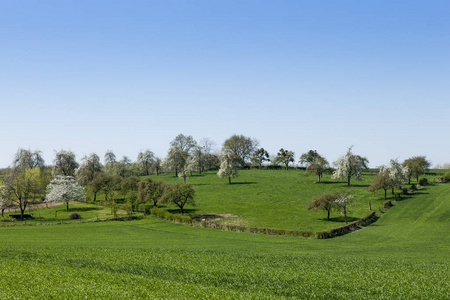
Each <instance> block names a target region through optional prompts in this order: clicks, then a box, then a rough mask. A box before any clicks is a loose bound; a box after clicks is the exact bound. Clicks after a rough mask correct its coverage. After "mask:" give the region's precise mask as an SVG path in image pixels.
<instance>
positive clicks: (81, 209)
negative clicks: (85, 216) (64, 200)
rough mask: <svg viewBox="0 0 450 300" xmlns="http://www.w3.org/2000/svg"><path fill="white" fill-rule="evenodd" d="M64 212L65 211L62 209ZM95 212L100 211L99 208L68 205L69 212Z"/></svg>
mask: <svg viewBox="0 0 450 300" xmlns="http://www.w3.org/2000/svg"><path fill="white" fill-rule="evenodd" d="M64 210H66V209H65V208H64ZM95 210H102V209H101V208H100V207H70V203H69V211H75V212H80V211H95Z"/></svg>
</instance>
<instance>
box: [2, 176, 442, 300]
mask: <svg viewBox="0 0 450 300" xmlns="http://www.w3.org/2000/svg"><path fill="white" fill-rule="evenodd" d="M253 172H254V174H261V178H259V179H254V178H255V176H254V175H252V173H253ZM274 172H275V171H274ZM276 172H277V173H276V174H277V175H276V176H280V178H281V180H275V179H270V178H265V177H267V176H268V177H270V173H263V171H261V172H259V173H258V171H248V173H247V174H248V177H247V174H246V173H245V172H242V175H241V177H240V178H237V179H235V181H236V182H247V180H248V182H256V183H254V184H239V185H238V184H236V185H231V186H228V185H226V182H225V180H223V181H221V180H218V182H217V186H215V187H212V188H211V189H210V190H208V188H207V186H208V182H207V181H206V182H194V178H195V176H194V177H191V178H189V179H188V181H190V182H191V183H192V184H194V185H195V187H196V190H197V197H196V201H197V206H196V207H195V209H196V211H195V213H210V212H214V213H233V214H236V215H238V216H239V217H240V218H242V219H243V220H246V222H249V223H251V222H255V223H254V224H259V223H256V222H263V220H264V218H263V217H258V214H256V213H255V214H254V216H255V217H253V218H252V215H251V213H250V211H251V209H249V208H247V209H242V210H241V211H239V210H238V201H239V199H240V200H241V201H243V202H244V203H243V205H249V204H245V201H253V202H254V201H256V200H258V199H266V200H260V202H261V203H262V205H263V206H264V207H263V208H258V207H257V205H256V203H253V204H252V205H249V207H252V208H255V209H256V210H258V211H260V212H265V211H266V210H270V203H271V201H269V200H267V199H270V197H269V198H268V196H267V195H265V193H267V192H271V193H272V194H271V195H272V197H274V195H275V196H276V195H277V194H278V195H282V194H285V193H283V192H281V190H283V189H280V190H278V188H277V187H272V189H271V188H270V187H265V185H269V184H270V182H272V181H275V182H280V181H287V180H289V179H288V178H289V176H292V177H293V178H294V179H292V180H299V185H300V187H302V185H301V181H303V180H305V181H309V183H310V185H312V186H314V188H315V186H318V185H319V184H314V183H313V182H314V180H315V178H313V177H306V178H305V177H301V176H300V175H299V173H298V172H297V171H292V173H290V172H291V170H290V171H286V173H282V172H281V170H280V171H276ZM288 173H290V174H291V175H286V177H284V176H285V175H284V174H288ZM266 174H269V175H266ZM274 174H275V173H274ZM278 174H280V175H278ZM250 175H251V176H250ZM164 176H166V178H167V180H179V179H177V178H172V177H171V176H170V175H164ZM164 176H163V177H161V178H164ZM172 176H173V175H172ZM209 177H210V178H209ZM200 178H203V179H204V180H211V182H213V181H215V180H216V179H215V178H214V176H204V177H202V176H198V179H200ZM298 178H300V179H298ZM366 178H367V176H366ZM203 179H202V180H203ZM325 179H326V178H325ZM195 180H197V178H195ZM260 181H263V182H264V184H262V185H261V189H263V190H264V191H265V192H264V193H263V192H262V193H261V194H260V197H256V196H255V197H251V198H249V196H248V195H249V194H252V192H246V188H248V189H253V186H255V185H258V184H259V182H260ZM369 181H370V180H369ZM201 183H203V184H204V185H201ZM353 183H354V184H355V185H358V186H356V187H355V186H354V187H352V188H351V189H352V193H353V194H354V195H355V202H356V201H361V207H362V209H361V211H362V212H363V206H364V204H365V205H367V202H366V201H367V198H365V200H362V199H361V200H358V196H357V195H358V191H357V190H356V189H359V188H361V193H363V192H365V191H363V188H364V190H367V187H360V186H359V185H367V184H369V182H367V183H364V181H363V182H356V181H355V182H353ZM219 185H220V186H222V185H223V186H224V188H223V189H228V188H230V190H228V191H229V194H230V195H229V196H227V197H225V198H223V197H222V196H217V197H214V198H212V199H209V200H208V199H207V198H208V197H207V195H208V194H209V195H213V194H214V192H213V191H214V189H216V190H217V193H224V192H223V189H222V188H221V187H219ZM305 185H306V184H305ZM320 185H322V184H320ZM286 186H288V184H286ZM323 186H326V187H328V186H338V187H337V188H338V189H344V188H346V187H345V184H342V185H341V184H340V183H334V184H323ZM231 188H237V189H241V188H242V190H241V193H244V194H245V193H247V196H242V197H241V198H239V197H238V195H239V193H236V192H233V191H232V190H231ZM202 189H203V190H202ZM311 189H312V188H311ZM277 190H278V192H276V191H277ZM252 191H253V193H256V191H257V190H252ZM303 191H306V192H311V194H315V191H309V189H308V188H306V187H305V188H304V189H301V188H298V189H296V190H295V193H298V195H299V196H298V198H297V199H303ZM202 193H204V195H202ZM367 193H368V194H367V196H370V195H372V196H373V197H374V198H373V201H379V202H378V203H382V202H383V200H382V199H380V198H382V192H379V193H375V194H372V193H369V192H367ZM233 195H234V196H233ZM361 197H362V196H361ZM238 198H239V199H238ZM306 198H308V197H305V199H306ZM220 199H222V200H220ZM292 199H294V196H292ZM226 200H228V201H226ZM220 201H223V203H221V202H220ZM279 201H288V200H283V199H279ZM291 201H294V200H291ZM298 201H300V200H298ZM230 202H232V204H230ZM288 203H289V202H277V203H276V205H273V204H274V203H272V205H273V207H274V209H279V211H278V213H280V214H282V213H284V214H285V216H282V217H285V218H291V220H290V221H289V222H291V223H283V221H282V220H281V219H282V218H278V219H275V220H270V216H271V213H266V214H264V216H265V218H267V222H268V223H267V224H268V226H270V227H280V228H283V226H282V225H283V224H292V226H294V223H295V222H296V221H299V222H300V221H301V220H300V218H298V219H296V218H295V217H290V214H295V213H297V212H298V211H300V210H305V208H304V205H303V204H301V205H299V204H296V205H295V206H293V207H292V208H283V206H284V205H287V204H288ZM204 204H205V205H209V207H208V208H204V207H203V206H204ZM394 204H395V206H393V207H392V208H390V209H389V210H388V211H387V212H386V213H384V214H383V215H381V217H380V218H379V219H378V220H377V222H375V223H374V224H372V225H370V226H368V227H366V228H364V229H362V230H359V231H357V232H353V233H351V234H347V235H345V236H341V237H337V238H334V239H327V240H316V239H307V238H298V237H287V236H269V235H263V234H250V233H240V232H229V231H220V230H215V229H206V228H200V227H191V226H188V225H184V224H175V223H171V222H167V221H165V220H161V219H156V218H154V217H153V216H149V217H146V218H144V219H140V220H135V221H108V222H98V223H68V222H64V224H62V225H48V226H41V225H39V226H36V225H30V224H31V223H29V224H28V226H12V227H0V241H1V243H0V256H1V258H0V278H1V279H0V282H1V288H0V298H1V299H81V298H83V299H86V298H88V299H374V298H375V299H399V298H400V299H448V298H450V235H449V234H448V229H449V228H450V184H433V185H428V186H426V187H424V188H423V189H421V190H419V191H417V192H416V193H415V194H413V195H412V196H409V197H406V198H404V199H403V200H402V201H396V202H395V203H394ZM74 205H80V207H79V208H82V207H83V205H85V204H75V203H74ZM227 205H228V206H227ZM71 206H72V204H71ZM355 206H356V208H357V204H356V205H355ZM74 207H75V206H74ZM296 207H300V208H301V209H298V211H296V209H297V208H296ZM373 207H376V206H375V205H374V204H373ZM168 208H170V209H172V208H171V207H168ZM356 208H355V210H354V211H353V212H352V214H351V216H356V217H357V211H358V210H357V209H356ZM45 209H46V208H43V209H42V210H45ZM55 209H56V208H48V209H47V210H49V211H50V212H54V210H55ZM59 209H61V210H62V209H63V206H61V207H60V208H59ZM233 209H236V210H233ZM367 209H368V208H366V210H367ZM88 212H89V213H91V214H92V216H91V217H92V218H95V214H97V212H96V211H95V210H94V212H92V209H88V208H86V210H85V212H83V211H81V210H80V213H81V214H82V216H83V214H86V213H88ZM240 212H241V213H240ZM42 213H43V212H42ZM104 213H105V216H106V215H107V212H106V211H105V212H104ZM193 213H194V212H193ZM364 213H365V211H364V212H363V214H364ZM35 214H36V212H35ZM49 214H50V213H49ZM58 214H59V212H58ZM304 214H305V215H306V214H312V215H313V217H312V219H315V220H316V221H314V222H317V224H319V223H320V222H322V221H321V220H320V219H321V218H322V219H323V218H324V217H325V213H323V212H307V213H304ZM338 216H339V215H338V213H334V214H333V215H332V217H338ZM323 222H325V221H323ZM328 223H339V222H337V221H328ZM17 224H18V223H17ZM261 224H262V223H261ZM302 224H303V223H300V225H297V226H295V227H294V228H295V229H302V226H303V225H302ZM317 224H316V225H314V226H317ZM313 228H320V226H317V227H313Z"/></svg>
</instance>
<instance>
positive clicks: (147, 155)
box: [137, 149, 155, 176]
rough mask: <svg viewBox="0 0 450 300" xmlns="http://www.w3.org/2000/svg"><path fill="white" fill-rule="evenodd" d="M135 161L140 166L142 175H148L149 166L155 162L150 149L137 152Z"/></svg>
mask: <svg viewBox="0 0 450 300" xmlns="http://www.w3.org/2000/svg"><path fill="white" fill-rule="evenodd" d="M137 162H138V164H139V166H140V167H141V170H142V172H143V173H142V174H144V175H147V176H148V175H150V172H151V168H152V166H153V163H154V162H155V154H154V153H153V152H152V151H150V150H149V149H147V150H145V151H144V152H142V151H141V152H139V154H138V157H137Z"/></svg>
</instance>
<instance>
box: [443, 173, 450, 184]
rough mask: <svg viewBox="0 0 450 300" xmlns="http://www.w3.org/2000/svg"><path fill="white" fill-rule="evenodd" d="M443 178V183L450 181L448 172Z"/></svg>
mask: <svg viewBox="0 0 450 300" xmlns="http://www.w3.org/2000/svg"><path fill="white" fill-rule="evenodd" d="M443 177H444V180H445V182H448V181H450V172H447V173H445V174H444V176H443Z"/></svg>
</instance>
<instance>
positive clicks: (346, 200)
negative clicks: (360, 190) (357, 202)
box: [334, 192, 353, 224]
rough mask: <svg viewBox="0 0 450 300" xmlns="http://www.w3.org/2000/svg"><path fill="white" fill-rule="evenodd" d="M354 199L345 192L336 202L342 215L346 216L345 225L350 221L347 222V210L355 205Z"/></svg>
mask: <svg viewBox="0 0 450 300" xmlns="http://www.w3.org/2000/svg"><path fill="white" fill-rule="evenodd" d="M352 198H353V196H352V195H350V194H349V193H346V192H343V193H342V194H340V196H339V197H338V198H337V199H336V200H334V202H335V203H336V205H337V207H338V209H340V210H341V213H342V214H343V215H344V219H345V224H348V220H347V212H348V209H347V208H348V207H349V206H352V205H353V202H352Z"/></svg>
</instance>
